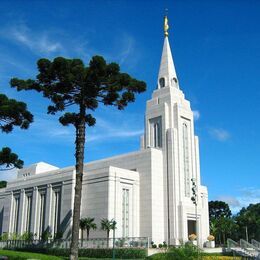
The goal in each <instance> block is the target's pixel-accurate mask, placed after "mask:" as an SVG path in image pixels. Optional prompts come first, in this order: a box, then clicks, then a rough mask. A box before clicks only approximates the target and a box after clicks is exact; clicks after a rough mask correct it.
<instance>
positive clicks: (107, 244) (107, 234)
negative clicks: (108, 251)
mask: <svg viewBox="0 0 260 260" xmlns="http://www.w3.org/2000/svg"><path fill="white" fill-rule="evenodd" d="M109 231H110V230H107V248H109Z"/></svg>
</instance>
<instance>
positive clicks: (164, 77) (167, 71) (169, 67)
mask: <svg viewBox="0 0 260 260" xmlns="http://www.w3.org/2000/svg"><path fill="white" fill-rule="evenodd" d="M168 30H169V25H168V17H167V16H165V17H164V36H165V37H164V44H163V52H162V57H161V64H160V69H159V75H158V88H159V89H160V88H163V87H172V86H173V87H177V88H179V86H178V81H177V75H176V71H175V67H174V62H173V58H172V53H171V48H170V44H169V39H168V35H169V33H168Z"/></svg>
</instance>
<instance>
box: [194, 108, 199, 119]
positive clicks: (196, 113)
mask: <svg viewBox="0 0 260 260" xmlns="http://www.w3.org/2000/svg"><path fill="white" fill-rule="evenodd" d="M193 117H194V120H195V121H197V120H199V118H200V111H199V110H193Z"/></svg>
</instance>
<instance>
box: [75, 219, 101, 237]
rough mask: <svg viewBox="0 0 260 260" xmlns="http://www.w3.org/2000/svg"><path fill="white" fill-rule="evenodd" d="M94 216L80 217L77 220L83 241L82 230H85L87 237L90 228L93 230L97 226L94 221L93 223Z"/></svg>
mask: <svg viewBox="0 0 260 260" xmlns="http://www.w3.org/2000/svg"><path fill="white" fill-rule="evenodd" d="M94 220H95V219H94V218H89V217H88V218H81V219H80V222H79V227H80V229H81V232H82V235H81V239H82V241H83V231H84V230H87V239H89V232H90V230H91V229H93V230H95V229H96V228H97V225H96V223H94Z"/></svg>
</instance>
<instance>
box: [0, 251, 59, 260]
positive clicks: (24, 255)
mask: <svg viewBox="0 0 260 260" xmlns="http://www.w3.org/2000/svg"><path fill="white" fill-rule="evenodd" d="M0 256H7V257H8V260H16V259H18V260H23V259H39V260H60V259H62V258H60V257H57V256H50V255H43V254H36V253H29V252H18V251H11V250H0Z"/></svg>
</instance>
